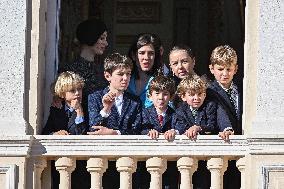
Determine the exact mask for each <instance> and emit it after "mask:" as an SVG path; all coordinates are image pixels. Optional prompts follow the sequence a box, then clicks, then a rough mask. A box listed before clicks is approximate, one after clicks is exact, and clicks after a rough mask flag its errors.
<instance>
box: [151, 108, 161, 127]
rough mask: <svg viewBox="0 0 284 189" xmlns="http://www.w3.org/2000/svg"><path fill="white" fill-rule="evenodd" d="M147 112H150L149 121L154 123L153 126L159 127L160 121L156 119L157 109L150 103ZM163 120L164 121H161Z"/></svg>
mask: <svg viewBox="0 0 284 189" xmlns="http://www.w3.org/2000/svg"><path fill="white" fill-rule="evenodd" d="M149 113H150V118H149V119H150V121H151V122H152V123H153V124H154V125H155V126H158V128H160V127H161V125H160V123H159V120H158V114H157V111H156V108H155V107H154V106H153V105H152V106H151V107H150V108H149ZM163 122H164V121H163Z"/></svg>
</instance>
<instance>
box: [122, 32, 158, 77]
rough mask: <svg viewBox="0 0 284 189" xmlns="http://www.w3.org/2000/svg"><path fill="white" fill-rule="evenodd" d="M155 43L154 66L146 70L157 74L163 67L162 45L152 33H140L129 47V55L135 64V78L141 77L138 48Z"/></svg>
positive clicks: (150, 73)
mask: <svg viewBox="0 0 284 189" xmlns="http://www.w3.org/2000/svg"><path fill="white" fill-rule="evenodd" d="M149 44H151V45H153V47H154V51H155V59H154V64H153V67H152V69H151V70H150V71H148V72H146V74H147V75H156V74H157V73H158V71H159V70H160V69H161V60H160V59H161V56H160V46H159V44H157V41H156V40H155V37H154V36H153V35H152V34H149V33H142V34H138V35H137V36H136V38H135V40H134V42H133V43H132V45H131V46H130V48H129V51H128V56H129V57H130V58H131V59H132V61H133V63H134V66H133V72H132V73H133V76H135V79H139V72H138V67H137V64H136V62H137V61H138V60H137V52H138V49H140V48H141V47H143V46H145V45H149Z"/></svg>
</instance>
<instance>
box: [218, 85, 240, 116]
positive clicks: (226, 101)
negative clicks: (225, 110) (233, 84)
mask: <svg viewBox="0 0 284 189" xmlns="http://www.w3.org/2000/svg"><path fill="white" fill-rule="evenodd" d="M213 84H214V88H215V89H216V92H217V93H218V94H219V95H220V96H221V97H222V98H223V100H224V102H225V104H226V105H227V106H228V107H229V109H230V110H231V112H232V113H233V114H234V115H236V111H235V107H234V105H233V104H232V103H231V101H230V97H229V96H228V95H227V93H226V91H225V90H224V89H223V88H222V87H221V86H220V85H219V84H218V82H217V81H214V83H213Z"/></svg>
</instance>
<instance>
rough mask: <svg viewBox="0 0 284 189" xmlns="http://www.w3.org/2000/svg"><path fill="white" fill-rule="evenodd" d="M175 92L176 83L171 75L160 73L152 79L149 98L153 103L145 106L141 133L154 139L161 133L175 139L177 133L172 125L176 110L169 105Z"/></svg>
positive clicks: (166, 137)
mask: <svg viewBox="0 0 284 189" xmlns="http://www.w3.org/2000/svg"><path fill="white" fill-rule="evenodd" d="M174 94H175V83H174V81H173V80H172V79H170V78H169V77H166V76H163V75H160V76H157V77H155V78H154V79H153V80H152V81H151V83H150V86H149V99H150V100H152V102H153V105H152V106H150V107H149V108H143V111H142V132H141V134H146V135H148V136H150V137H151V138H153V139H157V138H158V137H159V134H164V137H165V139H167V140H172V139H174V137H175V134H176V133H175V130H174V129H173V127H172V115H173V113H174V110H173V109H172V108H171V107H170V106H169V105H168V104H169V101H170V100H171V99H172V98H173V97H174Z"/></svg>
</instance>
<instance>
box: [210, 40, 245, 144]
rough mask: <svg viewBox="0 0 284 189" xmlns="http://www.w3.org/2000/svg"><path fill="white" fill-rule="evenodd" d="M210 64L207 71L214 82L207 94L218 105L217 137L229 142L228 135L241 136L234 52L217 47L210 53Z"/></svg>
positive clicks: (240, 109) (227, 47)
mask: <svg viewBox="0 0 284 189" xmlns="http://www.w3.org/2000/svg"><path fill="white" fill-rule="evenodd" d="M210 62H211V63H210V65H209V69H210V72H211V73H212V74H213V75H214V77H215V81H214V82H212V83H211V85H210V86H209V87H208V90H207V93H208V97H209V98H210V99H212V100H214V101H215V102H217V105H218V110H217V124H218V127H219V130H220V131H221V132H220V134H219V136H220V137H221V138H222V139H225V140H229V135H232V134H242V126H241V125H242V123H241V120H242V119H241V115H242V104H241V94H240V92H239V90H238V87H237V85H235V84H234V82H233V77H234V75H235V74H236V72H237V69H238V65H237V54H236V51H235V50H234V49H233V48H232V47H230V46H228V45H223V46H218V47H216V48H215V49H214V50H213V51H212V54H211V57H210Z"/></svg>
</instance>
